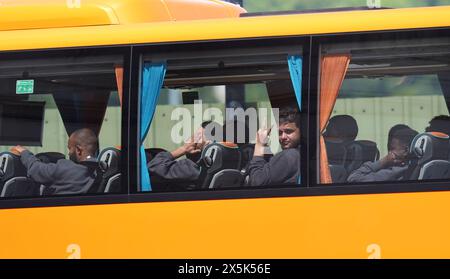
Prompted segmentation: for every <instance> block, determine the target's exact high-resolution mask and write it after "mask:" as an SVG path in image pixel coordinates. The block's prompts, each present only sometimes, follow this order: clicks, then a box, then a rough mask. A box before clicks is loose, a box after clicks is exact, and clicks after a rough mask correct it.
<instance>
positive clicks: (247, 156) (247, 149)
mask: <svg viewBox="0 0 450 279" xmlns="http://www.w3.org/2000/svg"><path fill="white" fill-rule="evenodd" d="M239 149H240V150H241V155H242V158H241V167H240V168H241V170H243V171H246V170H247V167H248V164H249V163H250V161H251V160H252V158H253V153H254V152H255V144H251V143H249V144H242V145H240V146H239Z"/></svg>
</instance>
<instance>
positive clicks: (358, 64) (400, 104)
mask: <svg viewBox="0 0 450 279" xmlns="http://www.w3.org/2000/svg"><path fill="white" fill-rule="evenodd" d="M449 46H450V39H449V38H439V39H411V40H405V39H398V40H391V41H379V42H362V41H358V42H354V43H346V44H334V45H324V46H323V47H322V57H321V59H322V60H321V80H320V92H319V95H320V99H321V101H320V104H319V109H320V119H321V120H320V122H321V123H320V125H321V131H320V132H321V140H323V141H322V143H321V144H320V146H319V152H320V153H321V157H320V158H321V162H320V173H319V174H318V176H319V178H320V181H321V182H322V183H367V182H382V181H411V180H436V179H448V178H450V162H449V147H450V145H449V134H450V117H449V105H450V103H449V102H450V75H449V73H450V67H449V61H450V51H449Z"/></svg>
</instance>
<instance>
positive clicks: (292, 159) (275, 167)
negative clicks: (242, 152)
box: [248, 148, 300, 186]
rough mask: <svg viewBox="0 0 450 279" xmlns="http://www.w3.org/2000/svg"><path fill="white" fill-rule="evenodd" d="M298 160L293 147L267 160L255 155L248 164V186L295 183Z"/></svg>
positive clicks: (296, 152)
mask: <svg viewBox="0 0 450 279" xmlns="http://www.w3.org/2000/svg"><path fill="white" fill-rule="evenodd" d="M299 162H300V153H299V152H298V151H297V150H296V149H294V148H290V149H286V150H283V151H282V152H280V153H278V154H276V155H275V156H273V157H272V158H271V159H270V160H269V162H266V161H265V160H264V158H263V157H261V156H256V157H254V158H253V159H252V160H251V161H250V164H249V166H248V175H249V186H263V185H270V184H285V183H291V182H292V183H296V181H297V176H298V175H299V168H300V166H299Z"/></svg>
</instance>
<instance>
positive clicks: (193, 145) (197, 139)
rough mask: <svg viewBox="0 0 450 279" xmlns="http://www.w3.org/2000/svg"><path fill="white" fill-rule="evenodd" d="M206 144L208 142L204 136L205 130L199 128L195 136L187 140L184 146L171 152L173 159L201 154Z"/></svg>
mask: <svg viewBox="0 0 450 279" xmlns="http://www.w3.org/2000/svg"><path fill="white" fill-rule="evenodd" d="M205 144H206V142H205V138H204V135H203V128H199V129H198V130H197V131H196V132H195V133H194V135H192V136H191V137H190V138H189V139H188V140H186V142H185V143H184V144H183V146H181V147H178V148H177V149H175V150H174V151H172V152H171V154H172V157H174V158H175V159H177V158H179V157H181V156H183V155H186V154H196V153H200V152H201V151H202V148H203V146H204V145H205Z"/></svg>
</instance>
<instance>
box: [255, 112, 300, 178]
mask: <svg viewBox="0 0 450 279" xmlns="http://www.w3.org/2000/svg"><path fill="white" fill-rule="evenodd" d="M269 135H270V129H260V130H259V131H258V132H257V134H256V144H255V151H254V153H253V159H252V160H251V161H250V164H249V167H248V176H249V177H248V179H249V180H248V185H250V186H264V185H277V184H278V185H279V184H298V183H299V181H300V114H299V112H298V109H297V108H295V107H285V108H283V109H281V110H280V117H279V127H278V140H279V142H280V145H281V148H282V149H283V150H282V151H281V152H280V153H278V154H276V155H275V156H272V157H270V159H267V156H265V155H266V154H268V153H270V150H269V146H268V143H269V142H268V137H269Z"/></svg>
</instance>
